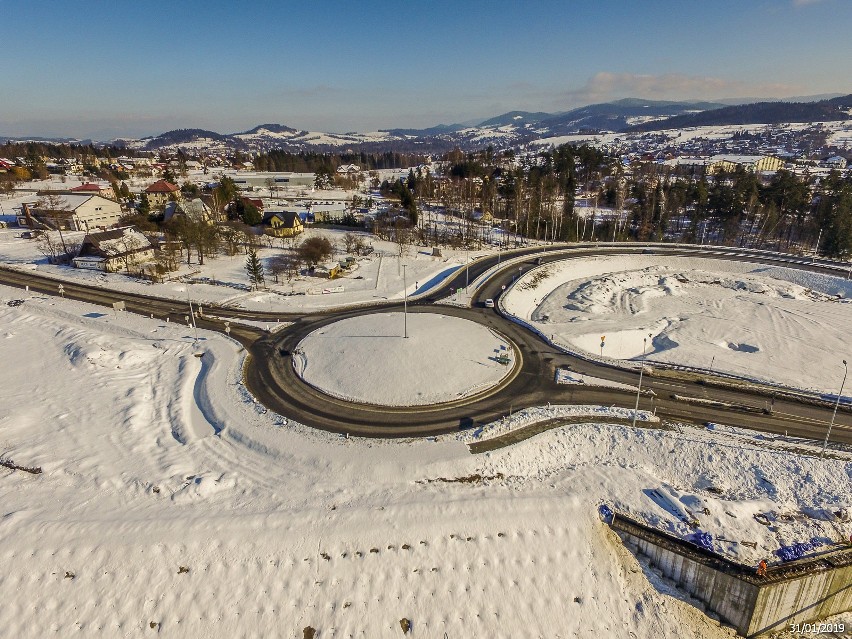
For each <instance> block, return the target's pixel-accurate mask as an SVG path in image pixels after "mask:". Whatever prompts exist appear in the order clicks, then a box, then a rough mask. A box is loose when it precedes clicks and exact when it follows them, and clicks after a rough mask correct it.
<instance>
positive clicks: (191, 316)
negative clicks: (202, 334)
mask: <svg viewBox="0 0 852 639" xmlns="http://www.w3.org/2000/svg"><path fill="white" fill-rule="evenodd" d="M186 301H187V302H188V303H189V317H190V320H191V321H192V331H193V333H194V334H195V342H196V343H198V326H197V325H196V324H195V312H194V311H193V310H192V300H191V299H190V298H189V282H187V283H186Z"/></svg>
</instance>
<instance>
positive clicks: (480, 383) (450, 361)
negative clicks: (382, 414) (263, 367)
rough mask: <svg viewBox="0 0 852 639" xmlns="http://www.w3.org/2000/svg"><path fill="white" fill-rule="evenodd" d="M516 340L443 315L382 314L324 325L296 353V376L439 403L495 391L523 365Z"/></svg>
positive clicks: (353, 390) (335, 387) (317, 384)
mask: <svg viewBox="0 0 852 639" xmlns="http://www.w3.org/2000/svg"><path fill="white" fill-rule="evenodd" d="M516 361H517V357H516V351H515V349H514V347H513V346H512V345H511V343H510V341H509V340H508V339H506V338H504V337H503V336H501V335H499V334H498V333H497V332H496V331H494V330H492V329H489V328H486V327H485V326H482V325H481V324H479V323H477V322H473V321H471V320H469V319H463V318H460V317H453V316H449V315H444V314H440V313H412V314H410V315H407V316H406V315H405V314H404V313H398V312H391V313H375V314H368V315H361V316H357V317H351V318H348V319H344V320H340V321H338V322H334V323H332V324H328V325H326V326H323V327H322V328H318V329H316V330H315V331H313V332H311V333H310V334H308V335H307V336H306V337H305V338H304V339H302V340H301V341H300V342H299V344H298V345H297V347H296V348H295V350H294V351H293V356H292V362H293V368H294V369H295V371H296V374H297V375H298V376H299V377H300V378H301V379H302V380H303V381H304V382H305V383H307V384H309V385H311V386H313V387H314V388H315V389H317V390H319V391H321V392H323V393H325V394H327V395H331V396H333V397H336V398H339V399H343V400H348V401H350V402H357V403H361V404H372V405H377V406H433V405H436V404H442V403H445V402H451V401H455V400H459V399H463V398H468V397H471V396H475V395H480V394H483V393H486V392H488V391H489V390H490V389H493V388H494V387H495V386H497V385H498V384H500V383H501V382H502V381H503V380H505V378H507V377H508V376H510V375H511V374H512V373H513V372H514V371H515V368H516V367H515V363H516Z"/></svg>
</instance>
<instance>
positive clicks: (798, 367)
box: [502, 255, 852, 393]
mask: <svg viewBox="0 0 852 639" xmlns="http://www.w3.org/2000/svg"><path fill="white" fill-rule="evenodd" d="M838 296H841V297H839V298H838ZM850 298H852V282H850V281H848V280H845V279H842V278H836V277H829V276H824V275H818V274H815V273H809V272H806V271H798V270H795V269H788V268H779V267H767V266H762V265H756V264H749V263H746V262H735V261H720V260H711V259H706V258H683V257H666V256H651V255H647V256H646V255H641V256H640V255H634V256H611V257H594V258H588V257H583V258H577V259H570V260H565V261H561V262H557V263H554V264H550V265H545V266H542V267H539V268H537V269H533V270H531V271H529V272H528V273H526V274H525V275H524V276H523V277H522V278H521V279H520V280H519V281H518V282H517V283H516V284H515V286H514V287H513V288H512V289H510V291H509V292H508V294H506V295H504V296H503V300H502V304H503V305H504V307H505V308H506V309H507V310H508V311H509V312H510V313H511V314H513V315H515V316H516V317H518V318H520V319H522V320H524V321H526V322H529V323H530V324H532V325H533V326H534V327H535V328H537V329H538V330H540V331H541V332H542V333H544V334H545V335H547V336H548V337H552V338H553V339H554V341H555V342H556V343H559V344H562V345H564V346H565V347H567V348H569V349H571V350H575V351H583V352H586V353H589V354H592V355H594V356H600V355H601V347H600V343H601V337H602V336H603V337H605V340H604V343H605V347H604V348H603V356H604V357H608V358H616V359H636V358H641V357H642V351H643V346H645V343H644V342H643V340H645V339H648V342H647V355H646V357H647V360H648V361H650V362H655V361H657V362H667V363H671V364H678V365H685V366H691V367H695V368H703V369H711V368H712V369H713V370H715V371H721V372H726V373H732V374H735V375H740V376H744V377H748V378H753V379H758V380H761V381H769V382H774V383H778V384H782V385H787V386H794V387H798V388H804V389H810V390H816V391H819V392H825V393H832V392H833V393H836V392H837V390H838V387H839V386H840V380H841V378H842V376H843V366H842V363H841V360H842V359H844V358H846V359H848V358H849V356H850V355H852V350H851V349H850V347H849V341H848V335H847V331H848V327H849V325H850V322H852V299H850ZM649 335H650V337H649Z"/></svg>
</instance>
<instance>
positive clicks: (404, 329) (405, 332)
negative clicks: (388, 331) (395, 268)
mask: <svg viewBox="0 0 852 639" xmlns="http://www.w3.org/2000/svg"><path fill="white" fill-rule="evenodd" d="M407 266H408V265H407V264H403V265H402V294H403V302H402V304H403V306H402V309H403V311H402V336H403V338H405V339H408V284H407V283H406V277H405V269H406V267H407Z"/></svg>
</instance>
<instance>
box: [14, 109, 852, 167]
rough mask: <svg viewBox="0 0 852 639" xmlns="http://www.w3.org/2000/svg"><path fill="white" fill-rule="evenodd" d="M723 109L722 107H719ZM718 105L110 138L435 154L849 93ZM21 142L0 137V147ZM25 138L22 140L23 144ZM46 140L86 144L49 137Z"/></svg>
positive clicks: (216, 149)
mask: <svg viewBox="0 0 852 639" xmlns="http://www.w3.org/2000/svg"><path fill="white" fill-rule="evenodd" d="M725 102H726V103H727V104H726V103H725ZM730 102H731V101H730V100H725V101H724V102H723V101H719V102H690V101H684V102H674V101H655V100H643V99H638V98H627V99H623V100H617V101H614V102H606V103H602V104H592V105H588V106H584V107H580V108H577V109H572V110H571V111H566V112H563V113H544V112H529V111H510V112H508V113H504V114H502V115H499V116H497V117H493V118H489V119H487V120H483V121H481V122H479V123H478V124H475V125H465V124H440V125H437V126H433V127H429V128H425V129H387V130H380V131H375V132H372V133H356V132H351V133H325V132H318V131H305V130H300V129H296V128H293V127H289V126H285V125H283V124H261V125H258V126H256V127H254V128H252V129H249V130H248V131H243V132H241V133H231V134H222V133H217V132H215V131H208V130H204V129H177V130H174V131H167V132H166V133H162V134H160V135H157V136H151V137H146V138H141V139H116V140H112V141H110V143H112V144H116V145H121V146H126V147H128V148H132V149H136V150H145V151H158V150H177V149H183V150H184V151H186V152H187V153H190V154H192V153H200V152H207V153H227V152H232V151H234V150H240V151H247V152H258V151H268V150H271V149H284V150H289V151H301V150H312V151H318V152H327V151H341V150H361V151H366V152H379V151H389V150H392V151H400V152H420V153H435V152H442V151H446V150H448V149H451V148H453V147H456V146H458V147H460V148H462V149H464V150H472V149H477V148H484V147H486V146H488V145H493V146H495V147H497V148H505V147H510V146H517V145H521V144H526V143H529V142H534V141H536V140H542V139H547V138H552V137H557V136H564V135H570V134H574V133H583V132H599V131H614V132H629V133H642V132H647V131H659V130H665V129H678V128H686V127H697V126H709V125H713V126H717V125H745V124H778V123H783V122H828V121H838V120H849V119H852V115H850V114H852V95H847V96H839V97H832V98H828V99H821V100H816V101H807V98H802V100H801V101H798V102H786V101H771V102H770V101H762V102H754V103H748V104H738V105H734V106H731V105H730ZM6 140H10V141H24V139H23V138H3V137H0V142H3V141H6ZM30 140H32V138H29V139H27V140H26V141H30ZM37 141H48V142H68V143H89V142H90V141H89V140H74V139H62V140H57V139H52V140H37Z"/></svg>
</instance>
